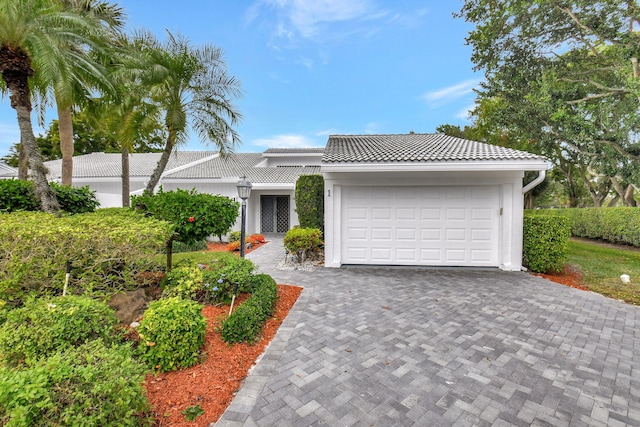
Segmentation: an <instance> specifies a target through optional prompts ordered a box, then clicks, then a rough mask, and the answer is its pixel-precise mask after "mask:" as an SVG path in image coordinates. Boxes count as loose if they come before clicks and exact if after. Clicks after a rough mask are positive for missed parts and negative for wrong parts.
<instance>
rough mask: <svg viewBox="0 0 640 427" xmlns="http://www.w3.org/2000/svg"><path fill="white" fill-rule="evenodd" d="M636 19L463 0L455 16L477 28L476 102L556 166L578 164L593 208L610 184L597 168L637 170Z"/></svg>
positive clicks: (614, 9) (473, 37)
mask: <svg viewBox="0 0 640 427" xmlns="http://www.w3.org/2000/svg"><path fill="white" fill-rule="evenodd" d="M639 12H640V9H639V7H638V4H637V2H635V1H627V0H624V1H622V0H608V1H595V2H594V1H586V0H572V1H564V2H561V1H559V0H547V1H542V0H540V1H535V2H530V1H524V0H466V1H465V4H464V6H463V8H462V10H461V12H460V14H459V15H458V16H460V17H462V18H464V19H466V20H467V21H469V22H472V23H474V24H476V28H475V30H473V31H471V32H470V34H469V37H468V38H467V42H468V43H469V44H470V45H471V46H472V47H473V54H472V61H473V62H474V63H475V65H476V68H477V69H482V70H484V72H485V78H486V82H485V83H484V84H483V85H482V89H481V90H480V91H479V94H478V96H479V98H480V99H481V100H482V99H492V100H497V101H498V102H499V103H500V104H501V105H502V107H503V108H501V111H500V113H499V114H500V115H499V116H494V118H495V117H498V118H499V121H500V122H501V123H502V124H503V125H504V126H506V127H507V128H508V129H510V130H512V131H516V132H518V133H519V134H520V136H522V137H524V138H526V139H529V140H531V141H532V142H533V143H534V144H536V145H538V146H539V147H540V151H546V152H549V153H551V154H553V155H554V156H556V161H555V162H554V163H556V165H558V164H560V163H562V162H572V161H574V160H578V161H579V162H580V163H579V164H578V165H577V166H578V170H579V171H580V176H581V177H582V178H581V179H582V180H583V182H584V183H585V185H587V186H589V185H591V186H592V187H591V188H590V191H591V194H592V196H593V197H594V204H596V205H597V204H598V203H599V200H601V198H602V194H601V193H600V191H607V190H606V186H607V183H608V184H609V185H610V182H608V181H610V179H611V177H612V175H611V172H612V170H611V168H608V172H607V168H605V169H603V165H605V164H607V163H608V164H609V165H611V164H612V162H617V163H620V162H621V161H623V162H631V163H634V164H638V162H640V146H639V144H638V135H639V133H638V131H640V116H639V115H638V110H639V108H640V84H639V83H640V68H639V66H638V56H637V55H638V54H639V53H640V38H639V37H638V35H639V34H638V31H637V27H638V23H639V21H638V17H639ZM625 159H626V160H625ZM564 170H566V171H567V173H569V172H570V170H569V168H564ZM574 172H575V170H574ZM594 177H600V178H599V179H596V180H595V181H594V179H595V178H594ZM614 178H615V177H614ZM636 182H637V181H636ZM594 184H602V185H603V187H602V188H601V189H596V188H595V187H593V185H594ZM605 197H606V195H605Z"/></svg>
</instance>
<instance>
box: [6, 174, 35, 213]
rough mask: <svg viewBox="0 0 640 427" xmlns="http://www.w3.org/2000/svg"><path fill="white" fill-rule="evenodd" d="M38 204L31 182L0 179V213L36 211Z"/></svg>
mask: <svg viewBox="0 0 640 427" xmlns="http://www.w3.org/2000/svg"><path fill="white" fill-rule="evenodd" d="M39 209H40V202H39V201H38V199H37V198H36V196H35V193H34V187H33V182H31V181H22V180H19V179H0V211H5V212H15V211H37V210H39Z"/></svg>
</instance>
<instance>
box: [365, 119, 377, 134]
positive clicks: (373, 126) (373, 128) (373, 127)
mask: <svg viewBox="0 0 640 427" xmlns="http://www.w3.org/2000/svg"><path fill="white" fill-rule="evenodd" d="M379 129H380V124H379V123H376V122H370V123H367V124H366V126H365V127H364V133H365V134H369V135H375V134H377V133H380V130H379Z"/></svg>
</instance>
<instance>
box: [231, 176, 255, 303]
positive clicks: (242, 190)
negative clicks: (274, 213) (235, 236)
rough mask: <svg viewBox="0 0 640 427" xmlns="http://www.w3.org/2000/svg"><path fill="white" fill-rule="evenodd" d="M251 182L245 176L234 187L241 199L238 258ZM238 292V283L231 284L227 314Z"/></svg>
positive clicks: (241, 244)
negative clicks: (231, 290)
mask: <svg viewBox="0 0 640 427" xmlns="http://www.w3.org/2000/svg"><path fill="white" fill-rule="evenodd" d="M251 187H253V186H252V185H251V182H250V181H249V180H248V179H247V177H246V176H243V177H242V178H240V181H238V183H237V184H236V188H237V189H238V197H240V199H242V211H241V214H240V215H241V219H240V258H244V244H245V242H244V241H245V230H246V228H247V224H246V223H247V199H248V198H249V196H250V195H251ZM237 293H238V284H237V283H234V284H233V296H232V297H231V307H229V316H231V312H232V311H233V303H234V302H235V300H236V294H237Z"/></svg>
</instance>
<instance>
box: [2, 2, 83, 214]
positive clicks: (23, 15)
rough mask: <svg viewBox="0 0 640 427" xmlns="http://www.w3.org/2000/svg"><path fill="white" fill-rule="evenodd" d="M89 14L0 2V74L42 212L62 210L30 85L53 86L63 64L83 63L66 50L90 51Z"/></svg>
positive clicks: (43, 4) (59, 7) (51, 5)
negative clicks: (39, 137) (40, 141)
mask: <svg viewBox="0 0 640 427" xmlns="http://www.w3.org/2000/svg"><path fill="white" fill-rule="evenodd" d="M89 18H90V17H88V16H87V15H86V14H82V13H79V12H78V11H77V10H75V9H72V8H67V7H64V6H63V5H62V4H61V3H59V2H56V1H53V0H2V1H1V2H0V74H1V75H2V80H3V81H4V83H5V85H6V88H7V89H8V91H9V93H10V94H11V96H10V100H11V107H12V108H14V109H15V110H16V114H17V118H18V126H19V128H20V142H21V144H24V150H25V151H26V153H27V157H28V161H29V166H30V168H31V176H32V179H33V181H34V184H35V191H36V195H37V196H38V198H39V199H40V201H41V204H42V209H43V210H44V211H47V212H55V211H57V210H58V209H59V205H58V202H57V200H56V198H55V195H54V194H53V192H52V191H51V187H50V186H49V183H48V182H47V176H46V174H47V170H46V168H45V167H44V165H43V163H42V156H41V155H40V151H39V150H38V145H37V143H36V139H35V136H34V134H33V125H32V122H31V111H32V104H31V91H30V87H29V80H30V79H31V78H33V77H34V76H38V79H40V81H52V80H53V78H54V77H55V76H56V75H60V74H59V72H58V70H59V69H62V68H64V66H63V65H62V64H69V63H73V62H72V61H75V60H77V59H78V58H79V57H78V55H77V53H74V52H71V51H69V49H67V47H68V46H92V45H93V44H94V43H93V40H92V38H91V37H90V36H89V35H91V34H92V31H91V29H92V28H93V26H94V25H95V21H94V20H92V19H89Z"/></svg>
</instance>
